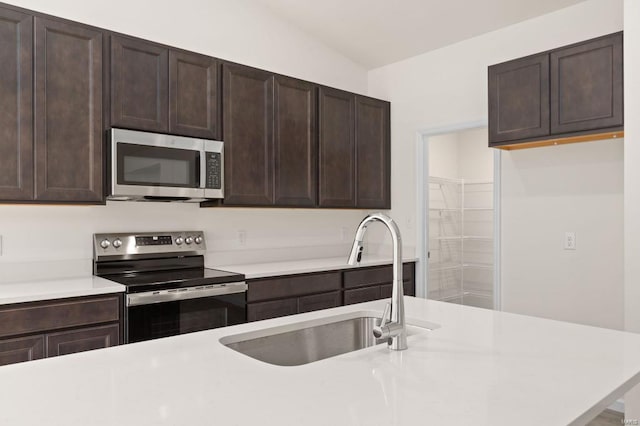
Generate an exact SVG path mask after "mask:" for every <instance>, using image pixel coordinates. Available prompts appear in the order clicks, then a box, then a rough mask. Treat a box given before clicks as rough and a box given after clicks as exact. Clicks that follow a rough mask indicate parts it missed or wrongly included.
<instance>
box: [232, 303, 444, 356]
mask: <svg viewBox="0 0 640 426" xmlns="http://www.w3.org/2000/svg"><path fill="white" fill-rule="evenodd" d="M374 315H376V314H375V313H360V314H358V313H356V315H353V314H351V315H340V316H335V317H329V318H323V319H321V320H316V321H306V322H300V323H297V324H290V325H286V326H281V327H275V328H270V329H266V330H259V331H255V332H249V333H243V334H237V335H233V336H226V337H223V338H222V339H220V343H222V344H223V345H225V346H227V347H229V348H231V349H233V350H235V351H238V352H240V353H242V354H244V355H247V356H249V357H251V358H254V359H257V360H260V361H263V362H266V363H269V364H274V365H282V366H294V365H303V364H308V363H311V362H315V361H319V360H321V359H325V358H330V357H333V356H336V355H340V354H344V353H347V352H353V351H357V350H359V349H364V348H368V347H370V346H374V345H380V344H383V343H385V344H386V340H384V339H376V338H375V337H374V336H373V327H374V326H375V325H376V324H377V323H378V321H379V316H374ZM438 327H439V326H438V325H437V324H433V323H426V322H422V323H421V324H419V325H418V324H417V325H412V324H409V325H408V327H407V332H408V334H409V335H410V336H411V335H412V334H416V333H418V332H420V329H422V330H423V331H426V330H433V329H436V328H438Z"/></svg>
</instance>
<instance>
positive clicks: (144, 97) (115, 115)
mask: <svg viewBox="0 0 640 426" xmlns="http://www.w3.org/2000/svg"><path fill="white" fill-rule="evenodd" d="M168 76H169V50H168V49H167V48H166V47H163V46H160V45H157V44H154V43H150V42H146V41H142V40H137V39H132V38H128V37H121V36H112V37H111V125H112V126H114V127H126V128H130V129H137V130H148V131H152V132H165V133H166V132H168V131H169V114H168V112H169V110H168V107H167V105H168V102H169V83H168V82H169V77H168Z"/></svg>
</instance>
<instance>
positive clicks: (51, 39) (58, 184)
mask: <svg viewBox="0 0 640 426" xmlns="http://www.w3.org/2000/svg"><path fill="white" fill-rule="evenodd" d="M102 41H103V33H102V32H101V31H98V30H95V29H92V28H90V27H86V26H83V25H79V24H70V23H67V22H62V21H57V20H49V19H44V18H39V17H36V18H35V67H34V68H35V171H36V173H35V176H36V180H35V181H36V186H35V188H36V190H35V200H36V201H64V202H66V201H69V202H100V201H102V199H103V195H102V185H103V183H102V169H103V167H102V158H103V156H102V147H103V131H104V127H103V121H102V118H103V113H102V111H103V99H102V62H103V53H102Z"/></svg>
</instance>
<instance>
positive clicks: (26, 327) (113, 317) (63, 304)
mask: <svg viewBox="0 0 640 426" xmlns="http://www.w3.org/2000/svg"><path fill="white" fill-rule="evenodd" d="M120 300H121V296H117V295H105V296H96V297H83V298H76V299H60V300H56V301H42V302H33V303H17V304H11V305H3V306H0V337H3V336H7V337H8V336H15V335H18V334H27V333H43V332H46V331H49V330H55V329H62V328H71V327H75V328H77V327H79V326H84V325H89V324H99V323H107V322H116V321H119V320H120Z"/></svg>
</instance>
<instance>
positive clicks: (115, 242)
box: [113, 238, 122, 248]
mask: <svg viewBox="0 0 640 426" xmlns="http://www.w3.org/2000/svg"><path fill="white" fill-rule="evenodd" d="M113 247H114V248H120V247H122V240H121V239H120V238H116V239H115V240H113Z"/></svg>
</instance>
